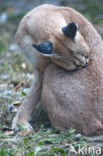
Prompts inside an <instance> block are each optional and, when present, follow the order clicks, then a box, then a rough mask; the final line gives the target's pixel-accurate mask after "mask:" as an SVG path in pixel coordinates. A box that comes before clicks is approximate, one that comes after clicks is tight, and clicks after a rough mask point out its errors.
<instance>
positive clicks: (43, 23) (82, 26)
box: [12, 5, 99, 129]
mask: <svg viewBox="0 0 103 156" xmlns="http://www.w3.org/2000/svg"><path fill="white" fill-rule="evenodd" d="M70 22H75V23H76V24H78V31H77V34H76V37H75V40H74V41H73V40H71V39H70V38H69V37H67V36H65V35H64V34H63V32H62V30H61V29H62V27H64V26H66V25H67V24H69V23H70ZM91 28H92V26H91V24H90V23H89V22H88V21H87V20H86V19H85V18H84V17H83V16H82V15H81V14H79V13H78V12H76V11H75V10H74V9H72V8H67V7H58V6H52V5H42V6H40V7H37V8H34V9H33V10H31V11H30V12H29V13H28V14H27V15H26V16H24V18H23V19H22V21H21V22H20V25H19V28H18V30H17V33H16V41H17V43H18V45H19V46H20V48H21V50H22V52H23V54H24V55H25V57H26V59H27V60H28V61H29V62H30V63H31V64H32V67H33V69H34V74H35V76H34V82H33V84H32V86H31V90H30V93H29V95H28V96H27V98H26V99H25V101H24V102H23V104H22V105H21V107H20V109H19V111H18V113H17V115H16V117H15V118H14V120H13V123H12V128H13V129H15V128H17V123H18V122H22V123H23V124H24V125H25V128H27V129H29V128H31V126H30V124H29V123H28V120H29V117H30V114H31V112H32V111H33V109H34V108H35V106H36V104H37V103H38V102H39V100H40V97H41V89H42V80H43V73H44V71H45V68H46V67H47V66H48V64H50V63H51V62H54V63H56V64H58V65H59V66H61V67H62V68H64V69H67V70H74V69H76V68H78V67H82V66H83V65H85V64H86V63H87V62H88V57H89V54H90V49H92V50H94V46H95V43H96V44H97V42H99V40H98V38H99V36H98V34H96V35H97V40H95V41H94V42H93V41H92V44H91V43H90V41H91V39H93V40H94V32H95V30H94V28H92V32H93V34H91V32H90V34H88V29H91ZM87 34H88V36H87ZM45 41H51V42H52V44H53V52H52V55H50V56H45V55H42V54H40V53H39V52H38V51H37V50H36V49H34V48H33V47H32V44H33V43H35V44H38V43H40V42H45ZM95 51H98V47H96V48H95Z"/></svg>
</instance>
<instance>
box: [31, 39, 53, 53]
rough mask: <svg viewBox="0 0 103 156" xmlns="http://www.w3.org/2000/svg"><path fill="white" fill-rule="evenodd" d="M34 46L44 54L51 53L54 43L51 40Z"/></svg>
mask: <svg viewBox="0 0 103 156" xmlns="http://www.w3.org/2000/svg"><path fill="white" fill-rule="evenodd" d="M33 47H34V48H35V49H36V50H38V51H39V52H41V53H43V54H51V53H52V50H53V44H52V43H51V42H50V41H47V42H43V43H40V44H37V45H36V44H33Z"/></svg>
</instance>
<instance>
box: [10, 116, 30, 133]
mask: <svg viewBox="0 0 103 156" xmlns="http://www.w3.org/2000/svg"><path fill="white" fill-rule="evenodd" d="M12 129H13V130H15V131H19V130H33V128H32V126H31V125H30V123H29V122H27V121H24V120H20V119H18V118H17V117H15V118H14V119H13V121H12Z"/></svg>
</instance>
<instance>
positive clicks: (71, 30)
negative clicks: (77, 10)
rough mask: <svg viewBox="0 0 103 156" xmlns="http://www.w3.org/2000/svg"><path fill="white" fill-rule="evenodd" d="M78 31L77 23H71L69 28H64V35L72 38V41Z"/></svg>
mask: <svg viewBox="0 0 103 156" xmlns="http://www.w3.org/2000/svg"><path fill="white" fill-rule="evenodd" d="M77 29H78V27H77V24H76V23H75V22H71V23H69V24H68V25H67V26H65V27H63V28H62V32H63V33H64V35H66V36H68V37H70V38H71V39H74V37H75V35H76V32H77Z"/></svg>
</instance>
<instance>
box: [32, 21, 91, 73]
mask: <svg viewBox="0 0 103 156" xmlns="http://www.w3.org/2000/svg"><path fill="white" fill-rule="evenodd" d="M33 46H34V47H35V48H36V49H37V51H38V52H40V53H41V55H44V56H45V57H49V58H51V60H52V61H53V62H54V63H56V64H58V65H59V66H61V67H63V68H64V69H67V70H75V69H77V68H82V67H85V66H87V64H88V61H89V52H90V50H89V47H88V45H87V43H86V41H85V39H84V37H83V36H82V34H80V32H79V31H78V25H77V24H76V23H74V22H71V23H69V24H68V25H67V26H64V27H63V28H61V31H60V32H59V33H57V34H55V35H52V37H51V38H50V40H49V41H46V42H43V43H39V44H37V45H36V44H34V45H33Z"/></svg>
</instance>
